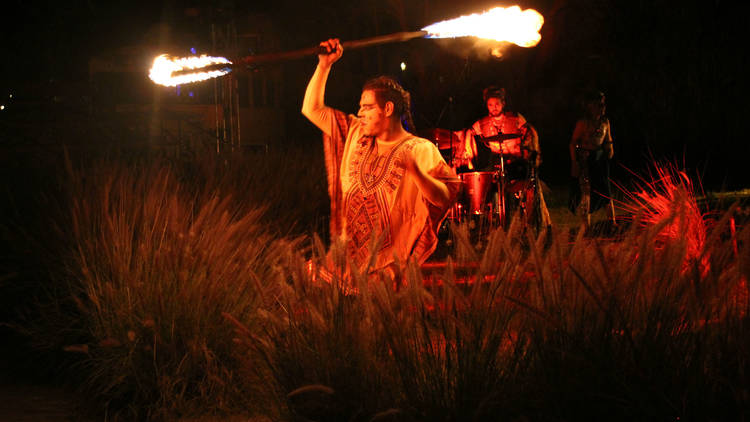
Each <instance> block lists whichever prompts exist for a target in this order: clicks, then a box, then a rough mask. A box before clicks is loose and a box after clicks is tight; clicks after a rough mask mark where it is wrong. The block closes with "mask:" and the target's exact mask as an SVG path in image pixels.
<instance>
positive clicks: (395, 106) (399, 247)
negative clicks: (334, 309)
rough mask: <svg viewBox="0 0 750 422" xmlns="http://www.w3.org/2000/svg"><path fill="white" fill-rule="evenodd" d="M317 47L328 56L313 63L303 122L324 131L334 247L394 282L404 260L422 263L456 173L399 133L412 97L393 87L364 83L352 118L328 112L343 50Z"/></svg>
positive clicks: (389, 82)
mask: <svg viewBox="0 0 750 422" xmlns="http://www.w3.org/2000/svg"><path fill="white" fill-rule="evenodd" d="M320 45H321V46H322V47H324V48H325V49H326V51H327V52H328V53H329V54H321V55H318V66H317V68H316V69H315V72H314V73H313V75H312V78H311V79H310V82H309V83H308V85H307V89H306V91H305V97H304V100H303V104H302V114H303V115H304V116H305V117H307V118H308V119H309V120H310V121H311V122H312V123H313V124H315V125H316V126H317V127H318V128H320V130H321V131H323V139H324V149H325V159H326V170H327V173H328V193H329V195H330V197H331V224H330V226H331V238H332V241H333V240H335V239H337V238H343V239H344V240H345V241H346V245H347V255H348V257H349V258H350V262H351V264H353V265H356V266H357V267H358V269H359V270H360V271H371V272H372V271H377V270H382V269H386V270H388V271H390V272H391V274H394V272H395V271H396V270H397V269H398V267H399V266H403V265H404V264H405V263H406V262H407V260H409V259H415V260H417V262H419V263H422V262H424V261H425V260H426V259H427V258H428V257H429V256H430V254H432V252H433V251H434V250H435V248H436V246H437V234H436V233H437V229H438V227H439V225H440V223H441V222H442V220H443V218H445V215H446V212H447V210H448V209H449V208H450V207H451V206H452V204H453V203H454V202H455V199H456V196H457V193H458V190H459V188H460V183H459V181H458V179H457V178H456V175H455V172H454V171H453V170H452V169H451V168H450V167H449V166H448V165H447V164H446V162H445V161H444V160H443V158H442V157H441V155H440V151H439V150H438V149H437V147H435V145H434V144H432V143H431V142H430V141H428V140H426V139H423V138H419V137H416V136H414V135H412V134H411V133H409V132H407V131H406V129H404V126H403V124H402V118H403V119H410V118H411V112H410V96H409V93H408V92H407V91H405V90H404V89H403V88H402V87H401V86H400V85H399V84H398V83H397V82H396V81H394V80H393V79H391V78H388V77H383V76H381V77H379V78H375V79H372V80H370V81H368V82H366V83H365V85H364V87H363V88H362V94H361V98H360V102H359V112H358V113H357V115H356V116H355V115H351V114H350V115H347V114H345V113H343V112H341V111H338V110H334V109H332V108H330V107H328V106H326V105H325V103H324V95H325V86H326V82H327V80H328V75H329V73H330V71H331V67H332V65H333V64H334V63H335V62H336V61H337V60H339V59H340V58H341V56H342V54H343V47H342V46H341V43H340V42H339V40H338V39H330V40H328V41H324V42H322V43H320ZM371 259H374V261H372V262H371ZM368 263H369V264H368Z"/></svg>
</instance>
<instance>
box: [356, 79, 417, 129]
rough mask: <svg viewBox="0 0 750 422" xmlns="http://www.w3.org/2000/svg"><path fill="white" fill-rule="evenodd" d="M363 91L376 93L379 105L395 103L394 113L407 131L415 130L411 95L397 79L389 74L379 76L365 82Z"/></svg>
mask: <svg viewBox="0 0 750 422" xmlns="http://www.w3.org/2000/svg"><path fill="white" fill-rule="evenodd" d="M362 91H372V92H373V93H375V101H377V103H378V106H380V107H381V108H382V107H385V103H387V102H388V101H390V102H391V103H393V114H394V115H396V116H398V117H399V119H400V120H401V122H402V123H403V125H404V127H405V128H406V130H407V131H409V132H413V131H414V122H413V121H412V117H411V95H410V94H409V91H407V90H405V89H404V88H403V87H402V86H401V85H399V83H398V82H396V80H395V79H393V78H391V77H388V76H378V77H377V78H373V79H370V80H369V81H367V82H365V84H364V86H363V87H362Z"/></svg>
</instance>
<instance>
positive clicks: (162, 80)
mask: <svg viewBox="0 0 750 422" xmlns="http://www.w3.org/2000/svg"><path fill="white" fill-rule="evenodd" d="M216 64H226V65H227V67H226V68H225V69H218V70H217V69H212V70H210V71H201V69H202V68H204V67H206V66H210V65H216ZM231 64H232V62H230V61H229V60H227V59H225V58H224V57H210V56H206V55H202V56H192V57H170V56H168V55H166V54H162V55H160V56H157V57H156V58H155V59H154V64H153V65H152V66H151V70H150V71H149V73H148V77H149V78H151V80H152V81H154V82H156V83H157V84H159V85H164V86H177V85H183V84H188V83H191V82H198V81H204V80H206V79H211V78H215V77H218V76H222V75H226V74H227V73H229V72H230V71H231V69H230V68H229V65H231ZM192 69H195V72H190V73H185V74H180V75H173V73H174V72H177V71H181V70H192Z"/></svg>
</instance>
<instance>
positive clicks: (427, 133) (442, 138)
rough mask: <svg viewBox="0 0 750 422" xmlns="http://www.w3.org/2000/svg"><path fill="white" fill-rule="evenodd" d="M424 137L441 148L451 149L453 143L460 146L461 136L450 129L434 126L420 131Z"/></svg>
mask: <svg viewBox="0 0 750 422" xmlns="http://www.w3.org/2000/svg"><path fill="white" fill-rule="evenodd" d="M420 135H421V136H422V137H423V138H426V139H429V140H431V141H432V142H433V143H435V145H437V147H438V148H439V149H450V147H451V145H453V146H454V147H456V146H458V144H459V142H460V141H461V138H460V137H459V136H458V134H457V133H456V132H453V131H451V130H449V129H441V128H433V129H426V130H423V131H421V132H420Z"/></svg>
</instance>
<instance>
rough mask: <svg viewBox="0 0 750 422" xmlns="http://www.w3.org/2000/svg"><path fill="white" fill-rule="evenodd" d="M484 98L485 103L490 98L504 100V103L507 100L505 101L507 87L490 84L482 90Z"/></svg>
mask: <svg viewBox="0 0 750 422" xmlns="http://www.w3.org/2000/svg"><path fill="white" fill-rule="evenodd" d="M482 98H483V99H484V102H485V103H486V102H487V100H489V99H490V98H497V99H498V100H500V101H502V102H503V104H504V103H505V102H506V101H505V88H501V87H499V86H495V85H490V86H488V87H487V88H485V89H484V90H483V91H482Z"/></svg>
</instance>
